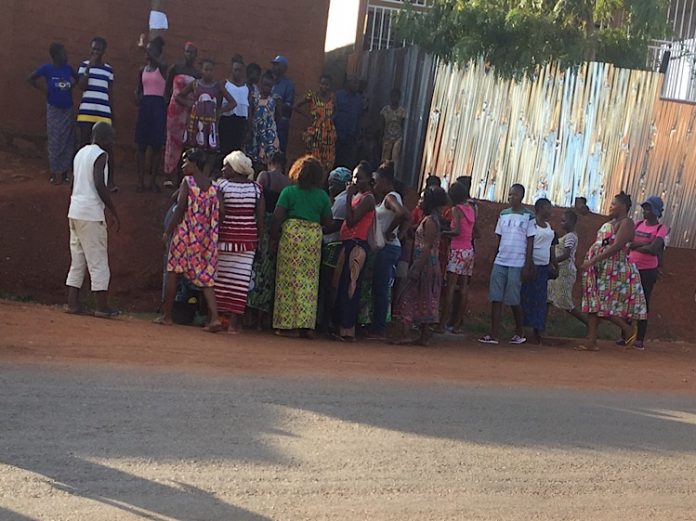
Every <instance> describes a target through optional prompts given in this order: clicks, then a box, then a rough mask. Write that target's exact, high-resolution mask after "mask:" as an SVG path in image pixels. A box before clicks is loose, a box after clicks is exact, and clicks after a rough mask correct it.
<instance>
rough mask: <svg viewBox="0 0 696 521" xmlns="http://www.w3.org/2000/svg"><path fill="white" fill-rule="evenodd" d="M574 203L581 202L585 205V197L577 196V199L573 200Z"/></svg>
mask: <svg viewBox="0 0 696 521" xmlns="http://www.w3.org/2000/svg"><path fill="white" fill-rule="evenodd" d="M575 200H576V201H582V202H583V203H585V204H587V197H583V196H581V195H579V196H578V197H576V198H575Z"/></svg>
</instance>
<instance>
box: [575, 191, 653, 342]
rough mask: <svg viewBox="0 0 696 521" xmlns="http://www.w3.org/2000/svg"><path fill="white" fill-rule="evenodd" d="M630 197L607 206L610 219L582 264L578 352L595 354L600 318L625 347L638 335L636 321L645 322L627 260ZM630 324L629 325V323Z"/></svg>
mask: <svg viewBox="0 0 696 521" xmlns="http://www.w3.org/2000/svg"><path fill="white" fill-rule="evenodd" d="M630 208H631V197H630V196H629V195H627V194H626V193H624V192H621V193H620V194H618V195H617V196H616V197H614V200H613V201H612V203H611V207H610V208H609V217H611V220H610V221H609V222H608V223H605V224H604V225H602V227H601V228H600V229H599V231H598V232H597V238H596V239H595V242H594V244H593V245H592V246H590V249H589V251H588V252H587V256H586V257H585V262H584V264H583V265H582V270H583V272H584V273H583V277H582V287H583V296H582V311H583V312H584V313H587V314H588V322H589V323H588V326H587V343H586V344H585V345H581V346H578V347H577V348H576V349H578V350H580V351H598V350H599V348H598V347H597V326H598V323H599V319H600V318H603V319H605V320H608V321H609V322H611V323H612V324H614V325H616V326H617V327H619V328H620V329H621V332H622V333H623V337H624V339H625V340H626V347H632V346H633V344H634V342H635V341H636V337H637V335H638V331H637V323H638V320H645V318H646V317H647V307H646V303H645V295H644V293H643V287H642V286H641V284H640V275H639V273H638V269H637V268H636V267H635V265H634V264H631V263H630V262H629V261H628V253H629V244H630V242H631V241H632V240H633V236H634V233H635V227H634V224H633V221H632V220H631V218H630V217H628V211H629V210H630ZM629 321H631V324H632V325H630V324H629Z"/></svg>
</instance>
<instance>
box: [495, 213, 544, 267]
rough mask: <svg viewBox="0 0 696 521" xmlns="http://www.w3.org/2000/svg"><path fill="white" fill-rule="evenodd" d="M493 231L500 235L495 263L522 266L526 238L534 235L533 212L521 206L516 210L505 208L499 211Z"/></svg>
mask: <svg viewBox="0 0 696 521" xmlns="http://www.w3.org/2000/svg"><path fill="white" fill-rule="evenodd" d="M495 233H496V234H497V235H500V248H499V249H498V255H497V256H496V257H495V264H497V265H499V266H507V267H509V268H523V267H524V262H525V260H526V257H527V238H528V237H534V235H535V234H536V227H535V226H534V214H533V213H532V212H530V211H529V210H527V209H526V208H522V209H521V210H520V211H518V212H516V211H514V210H513V209H512V208H506V209H505V210H503V211H502V212H500V217H498V224H496V226H495Z"/></svg>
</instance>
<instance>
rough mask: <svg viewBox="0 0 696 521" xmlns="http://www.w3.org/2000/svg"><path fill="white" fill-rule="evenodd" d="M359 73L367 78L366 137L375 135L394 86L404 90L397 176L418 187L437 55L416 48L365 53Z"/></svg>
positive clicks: (362, 56)
mask: <svg viewBox="0 0 696 521" xmlns="http://www.w3.org/2000/svg"><path fill="white" fill-rule="evenodd" d="M358 74H359V76H360V77H361V78H363V79H364V80H366V81H367V87H366V88H365V91H364V95H365V97H366V99H367V101H368V103H367V111H366V114H365V118H364V121H365V124H364V125H363V129H364V130H363V133H364V134H365V135H366V136H374V135H375V132H376V130H377V124H378V122H379V118H380V116H379V112H380V110H382V107H384V106H385V105H388V104H389V93H390V91H391V89H393V88H398V89H400V90H401V104H402V105H403V106H404V107H405V108H406V113H407V116H406V124H405V129H404V139H403V144H402V147H401V151H402V152H401V154H402V155H401V161H400V166H399V172H397V178H398V179H400V180H402V181H403V182H405V183H406V184H407V185H411V186H415V185H416V184H418V181H419V179H420V174H421V172H420V167H421V164H422V158H423V136H424V135H425V131H426V128H427V126H428V114H429V112H430V103H431V100H432V95H433V87H434V81H435V60H434V58H433V57H432V56H430V55H428V54H426V53H424V52H423V51H421V50H419V49H417V48H416V47H407V48H400V49H388V50H379V51H371V52H365V53H362V55H361V57H360V63H359V65H358ZM374 154H375V156H376V155H377V154H378V151H374ZM375 159H378V158H376V157H375V158H373V161H374V160H375Z"/></svg>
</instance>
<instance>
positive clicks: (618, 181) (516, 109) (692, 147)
mask: <svg viewBox="0 0 696 521" xmlns="http://www.w3.org/2000/svg"><path fill="white" fill-rule="evenodd" d="M662 80H663V77H662V75H660V74H659V73H655V72H648V71H635V70H628V69H619V68H615V67H613V66H612V65H608V64H603V63H588V64H585V65H584V66H582V67H580V68H579V69H578V70H577V71H572V72H569V71H566V72H562V71H559V70H558V69H556V68H554V67H552V66H549V67H547V68H546V69H544V70H543V71H540V73H539V74H538V75H537V77H536V78H534V79H531V80H530V79H525V80H523V81H520V82H519V83H515V82H512V81H502V80H497V79H495V77H494V75H493V74H492V73H490V72H489V71H488V70H487V69H486V67H485V65H483V64H481V63H479V64H472V65H470V66H469V67H467V68H465V69H459V68H457V67H455V66H451V65H448V66H445V65H440V66H439V67H438V69H437V73H436V81H435V89H434V94H433V98H432V106H431V110H430V113H429V114H430V117H429V124H428V127H427V132H426V136H425V147H424V154H423V162H422V166H423V172H428V173H435V174H438V175H441V176H444V177H447V178H449V179H453V178H456V177H458V176H464V175H470V176H472V193H473V195H474V196H475V197H479V198H482V199H489V200H494V201H503V200H505V199H506V198H507V190H508V187H509V186H510V185H511V184H512V183H515V182H520V183H523V184H524V185H525V186H526V187H527V194H528V195H527V199H526V200H527V201H528V202H532V201H533V200H534V199H536V198H538V197H541V196H546V197H549V198H550V199H551V200H552V201H553V202H554V203H555V204H557V205H561V206H571V205H572V203H573V199H574V198H575V196H579V195H583V196H585V197H587V199H588V202H589V204H590V207H591V208H592V209H593V210H595V211H600V212H606V211H607V209H608V207H609V204H610V202H611V199H612V197H613V195H614V194H616V193H618V192H619V191H620V190H625V191H626V192H628V193H629V194H631V196H632V198H633V200H634V201H635V202H636V214H638V213H639V207H638V204H639V203H640V201H642V200H644V198H645V197H647V196H648V195H651V194H658V195H660V196H661V197H662V198H663V200H664V201H665V203H666V211H665V217H664V222H665V223H666V224H667V225H669V226H671V227H672V235H671V245H673V246H680V247H686V248H696V244H694V242H695V240H696V235H695V233H696V137H695V136H694V126H695V121H696V106H694V105H691V104H683V103H675V102H669V101H663V100H660V89H661V86H662ZM421 81H423V80H421ZM409 137H411V138H412V136H409ZM412 139H413V138H412ZM411 146H413V145H411Z"/></svg>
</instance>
